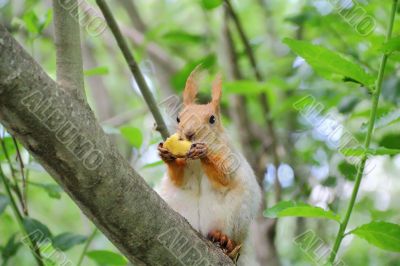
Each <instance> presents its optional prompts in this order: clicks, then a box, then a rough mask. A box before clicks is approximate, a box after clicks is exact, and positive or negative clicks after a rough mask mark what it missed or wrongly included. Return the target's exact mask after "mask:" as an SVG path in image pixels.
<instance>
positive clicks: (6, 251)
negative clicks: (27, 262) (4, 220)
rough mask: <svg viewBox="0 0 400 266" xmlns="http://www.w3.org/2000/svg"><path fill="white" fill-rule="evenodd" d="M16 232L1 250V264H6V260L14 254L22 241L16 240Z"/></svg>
mask: <svg viewBox="0 0 400 266" xmlns="http://www.w3.org/2000/svg"><path fill="white" fill-rule="evenodd" d="M16 238H17V234H13V235H12V236H11V237H10V238H9V239H8V241H7V243H6V245H5V247H4V248H3V249H2V251H1V257H2V259H3V265H7V261H8V260H9V259H10V258H11V257H13V256H15V254H16V253H17V251H18V249H19V248H20V247H21V245H22V243H21V242H19V241H16Z"/></svg>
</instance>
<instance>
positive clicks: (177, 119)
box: [176, 116, 181, 124]
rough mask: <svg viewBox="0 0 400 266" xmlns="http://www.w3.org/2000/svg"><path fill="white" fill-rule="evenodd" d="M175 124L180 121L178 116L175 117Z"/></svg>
mask: <svg viewBox="0 0 400 266" xmlns="http://www.w3.org/2000/svg"><path fill="white" fill-rule="evenodd" d="M176 122H178V124H179V123H180V122H181V120H180V119H179V116H177V117H176Z"/></svg>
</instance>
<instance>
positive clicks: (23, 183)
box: [12, 137, 29, 216]
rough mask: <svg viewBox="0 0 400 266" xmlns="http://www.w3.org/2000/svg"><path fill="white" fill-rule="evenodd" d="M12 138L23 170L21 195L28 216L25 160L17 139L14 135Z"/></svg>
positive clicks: (21, 170) (23, 207) (23, 209)
mask: <svg viewBox="0 0 400 266" xmlns="http://www.w3.org/2000/svg"><path fill="white" fill-rule="evenodd" d="M12 140H13V143H14V146H15V150H16V152H17V157H18V161H19V168H20V169H19V170H20V172H21V178H22V195H21V204H22V211H23V212H24V214H25V216H28V215H29V212H28V206H27V205H28V204H27V201H26V190H27V187H26V178H25V172H24V168H25V166H24V162H23V161H22V156H21V153H20V151H19V148H18V143H17V140H16V139H15V138H14V137H12Z"/></svg>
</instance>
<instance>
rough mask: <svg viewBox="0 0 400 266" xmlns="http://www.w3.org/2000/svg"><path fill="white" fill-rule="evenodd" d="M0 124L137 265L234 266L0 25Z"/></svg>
mask: <svg viewBox="0 0 400 266" xmlns="http://www.w3.org/2000/svg"><path fill="white" fill-rule="evenodd" d="M0 122H1V123H2V124H3V125H4V126H5V127H6V128H7V130H8V131H9V132H10V133H11V134H12V135H13V136H15V137H17V139H18V140H19V141H20V142H21V143H22V144H23V145H24V146H25V147H26V149H27V150H28V151H29V152H30V153H31V154H32V155H33V156H34V157H35V158H36V160H37V161H38V162H40V163H41V164H42V165H43V167H44V168H45V169H46V170H47V171H48V172H49V173H50V174H51V175H52V176H53V178H54V179H55V180H56V181H57V182H58V183H59V184H60V185H61V186H62V187H63V188H64V190H65V191H66V192H67V193H68V195H69V196H70V197H71V198H72V199H73V200H74V201H75V202H76V204H77V205H78V206H79V207H80V208H81V210H82V211H83V212H84V213H85V214H86V215H87V216H88V217H89V218H90V219H91V220H92V221H93V222H94V223H95V224H96V226H97V227H98V228H99V229H100V230H101V231H102V232H103V233H104V234H105V235H106V236H107V237H108V238H109V239H110V240H111V241H112V242H113V243H114V244H115V246H116V247H118V248H119V249H120V250H121V252H122V253H123V254H124V255H125V256H126V257H127V258H128V259H129V260H130V261H131V262H132V263H135V265H233V263H232V261H231V260H230V259H229V258H228V257H226V256H225V255H224V254H223V253H222V252H221V251H219V250H218V249H217V248H216V247H214V246H213V245H212V244H211V243H210V242H208V241H206V240H205V239H204V238H203V237H202V236H200V235H199V234H198V233H197V232H196V231H194V230H193V229H192V228H191V227H190V225H189V224H188V223H187V222H186V220H185V219H184V218H182V217H181V216H179V215H178V214H177V213H175V212H174V211H173V210H172V209H170V208H169V207H168V206H167V204H166V203H165V202H164V201H162V200H161V198H160V197H158V195H157V194H156V193H155V192H154V191H153V190H152V189H151V188H150V187H149V186H148V185H147V184H146V182H145V181H144V180H143V179H142V178H141V177H140V176H139V175H138V173H137V172H136V171H135V170H134V169H132V168H131V167H130V166H129V164H128V162H127V161H126V160H124V159H123V158H122V156H121V155H120V154H119V153H118V151H117V150H116V148H115V146H114V145H113V143H111V141H110V139H109V138H108V136H107V135H105V134H104V132H103V130H102V129H101V127H100V126H99V124H98V123H97V121H96V120H95V117H94V114H93V112H92V111H91V110H90V108H89V106H88V105H87V104H86V103H85V102H84V101H80V100H78V99H76V98H75V97H73V92H71V91H70V90H68V89H64V88H63V87H60V86H57V84H56V83H55V82H54V81H53V80H52V79H51V78H50V77H49V76H48V75H47V74H46V73H45V72H44V71H43V70H42V68H41V67H40V66H39V65H38V64H37V63H36V62H35V61H34V60H33V59H32V58H31V57H30V56H29V55H28V54H27V53H26V52H25V51H24V50H23V48H22V47H21V46H20V45H19V44H18V43H17V42H16V41H15V39H14V38H13V37H12V36H11V35H10V34H9V33H8V32H7V31H6V29H5V28H4V27H3V26H2V25H0Z"/></svg>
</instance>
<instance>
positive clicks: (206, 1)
mask: <svg viewBox="0 0 400 266" xmlns="http://www.w3.org/2000/svg"><path fill="white" fill-rule="evenodd" d="M222 3H223V0H201V5H202V6H203V7H204V8H205V9H207V10H211V9H214V8H217V7H219V6H220V5H221V4H222Z"/></svg>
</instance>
